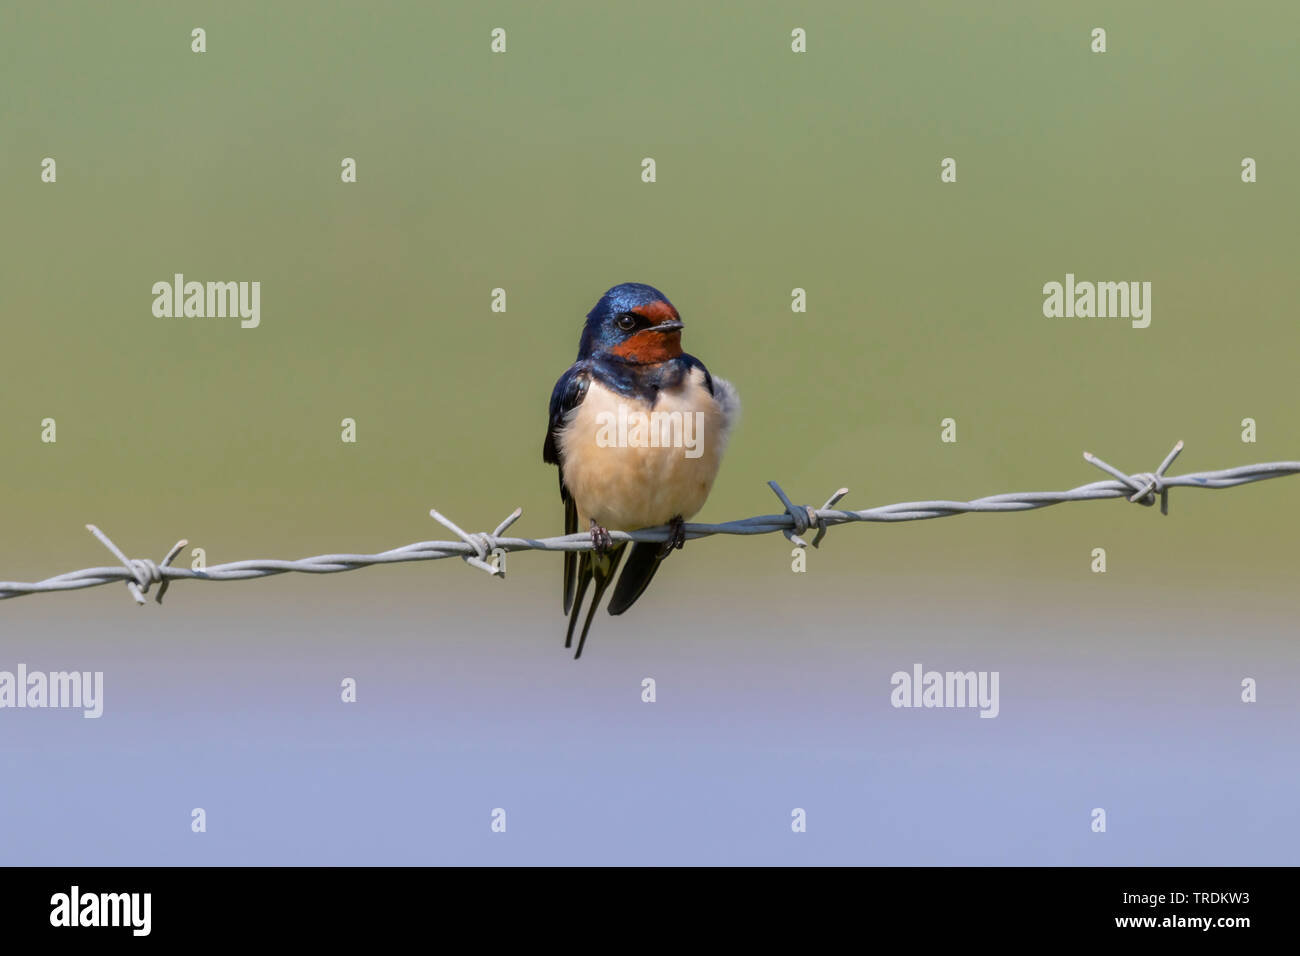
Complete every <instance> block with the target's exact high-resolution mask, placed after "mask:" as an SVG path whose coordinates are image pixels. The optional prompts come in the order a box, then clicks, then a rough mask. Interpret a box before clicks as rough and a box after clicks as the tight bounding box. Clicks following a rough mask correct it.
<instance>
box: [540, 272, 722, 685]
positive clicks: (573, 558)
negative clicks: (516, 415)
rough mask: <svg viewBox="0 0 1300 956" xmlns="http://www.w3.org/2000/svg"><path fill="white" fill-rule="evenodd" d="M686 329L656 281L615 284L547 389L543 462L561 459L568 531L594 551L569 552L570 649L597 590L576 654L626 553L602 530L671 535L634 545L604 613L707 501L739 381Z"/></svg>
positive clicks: (632, 589) (617, 609)
mask: <svg viewBox="0 0 1300 956" xmlns="http://www.w3.org/2000/svg"><path fill="white" fill-rule="evenodd" d="M683 328H684V324H683V322H682V317H681V315H680V313H679V312H678V311H677V309H676V307H674V306H673V304H672V303H671V302H670V301H668V297H667V296H665V295H664V294H663V293H662V292H660V291H659V290H658V289H656V288H654V287H653V286H650V285H645V284H643V283H640V282H624V283H621V284H619V285H616V286H614V287H613V288H611V289H609V290H608V291H607V292H605V294H604V295H602V296H601V297H600V300H599V301H598V302H597V303H596V305H595V306H594V307H593V308H592V310H591V311H590V312H588V313H587V319H586V322H585V324H584V325H583V328H582V335H581V337H580V339H579V342H578V357H577V360H576V361H575V362H574V363H573V364H572V365H570V366H569V368H568V369H567V370H566V371H565V372H564V374H563V375H561V376H560V378H559V381H557V382H556V383H555V388H554V389H553V390H552V392H551V403H550V420H549V422H548V424H547V429H546V441H545V443H544V444H543V447H542V460H543V461H544V462H546V463H547V464H551V465H556V466H558V468H559V478H560V499H561V501H563V503H564V533H565V534H574V533H577V532H578V531H579V529H580V528H581V529H583V530H586V531H588V533H589V534H590V536H591V544H592V549H591V550H590V551H585V550H584V551H582V552H574V551H566V552H564V613H565V614H567V615H568V616H569V627H568V631H567V633H566V635H565V639H564V646H565V647H566V648H568V647H572V645H573V634H574V630H575V628H576V626H577V623H578V618H579V616H580V615H581V613H582V606H583V598H584V597H585V596H586V593H587V590H588V588H589V587H590V588H591V589H592V596H591V601H590V603H589V605H588V607H587V612H586V617H585V619H584V621H583V624H582V632H581V635H580V636H579V638H578V647H577V650H576V652H575V653H574V655H573V658H574V660H577V659H578V658H580V657H581V656H582V649H583V647H584V646H585V645H586V642H587V633H588V631H589V630H590V629H591V621H592V618H593V617H594V616H595V613H596V608H597V606H598V605H599V604H600V601H601V598H602V597H603V596H604V594H605V591H606V589H608V588H609V585H610V582H611V581H613V580H614V576H615V574H616V572H617V571H618V568H619V564H620V562H621V561H622V559H623V554H624V551H628V550H629V549H628V547H627V545H628V542H620V543H619V544H618V545H617V546H615V545H614V543H613V541H612V540H611V538H610V535H609V529H611V528H613V529H615V530H621V531H635V530H637V529H639V528H650V527H657V526H659V525H667V526H668V528H669V538H668V540H667V541H664V542H662V543H660V542H643V541H638V542H634V543H632V547H631V549H630V551H629V553H628V559H627V564H626V565H624V567H623V573H622V575H621V576H620V577H619V579H618V583H617V585H616V586H615V587H614V593H613V595H612V596H611V597H610V600H609V605H608V608H609V613H610V614H615V615H617V614H622V613H623V612H624V611H626V610H627V609H628V608H630V607H631V606H632V605H633V604H634V603H636V600H637V599H638V598H639V597H640V596H641V595H642V594H643V593H644V592H645V589H646V588H647V587H648V586H649V584H650V581H651V579H652V578H653V577H654V576H655V572H656V571H657V570H659V565H660V564H661V563H662V562H663V560H664V559H665V558H666V557H668V555H669V554H670V553H671V552H672V551H673V550H675V549H677V550H680V549H681V548H682V546H683V545H684V544H685V542H686V533H685V527H684V525H685V522H686V521H687V520H688V519H690V518H691V517H693V516H694V515H695V514H696V513H697V512H698V511H699V510H700V508H701V507H703V505H704V501H705V499H706V498H707V497H708V495H709V492H710V490H711V489H712V487H713V482H714V479H715V478H716V477H717V474H718V466H719V464H720V463H721V461H722V455H723V452H724V451H725V450H726V446H727V440H728V438H729V436H730V434H731V431H732V428H733V427H734V426H735V424H736V423H737V421H738V420H739V415H740V398H739V396H738V395H737V393H736V389H735V388H734V387H733V386H732V385H731V383H730V382H728V381H726V380H725V379H722V378H719V377H717V376H715V375H712V374H710V373H709V370H708V368H706V367H705V365H704V363H703V362H701V361H700V360H699V359H698V358H696V357H695V356H693V355H688V354H687V353H685V352H683V351H682V329H683ZM692 441H693V442H694V445H693V447H692V446H691V442H692ZM593 585H594V586H593Z"/></svg>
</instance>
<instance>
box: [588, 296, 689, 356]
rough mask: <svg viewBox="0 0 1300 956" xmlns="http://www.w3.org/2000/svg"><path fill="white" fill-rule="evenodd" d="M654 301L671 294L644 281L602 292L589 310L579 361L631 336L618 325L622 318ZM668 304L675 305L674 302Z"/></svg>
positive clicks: (661, 299)
mask: <svg viewBox="0 0 1300 956" xmlns="http://www.w3.org/2000/svg"><path fill="white" fill-rule="evenodd" d="M654 302H668V296H666V295H664V294H663V293H662V292H660V291H659V290H658V289H656V288H655V287H654V286H651V285H645V284H644V283H641V282H623V283H620V284H619V285H616V286H614V288H612V289H610V290H609V291H608V292H606V293H605V294H604V295H602V296H601V297H600V301H599V302H597V303H596V305H595V307H594V308H593V309H592V310H591V311H590V312H588V313H587V324H586V325H585V326H583V329H582V339H581V340H580V341H579V342H578V361H582V360H583V359H587V358H591V356H592V354H593V353H594V352H597V351H604V350H606V349H610V348H613V347H614V346H615V345H618V344H619V343H620V342H622V341H624V340H625V339H626V338H628V336H629V334H630V333H628V332H624V331H623V330H621V329H620V328H619V327H618V322H617V320H618V317H619V316H620V315H622V314H623V313H624V312H631V311H632V310H633V309H636V308H640V307H642V306H647V305H650V304H651V303H654ZM668 304H669V305H672V303H671V302H668Z"/></svg>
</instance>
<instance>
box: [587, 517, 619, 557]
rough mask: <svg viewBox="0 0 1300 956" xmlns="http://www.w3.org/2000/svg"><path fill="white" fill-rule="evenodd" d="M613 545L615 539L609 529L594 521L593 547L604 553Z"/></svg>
mask: <svg viewBox="0 0 1300 956" xmlns="http://www.w3.org/2000/svg"><path fill="white" fill-rule="evenodd" d="M613 546H614V539H613V538H611V537H610V536H609V531H608V530H606V529H605V528H602V527H601V526H600V525H598V524H596V522H594V521H593V522H592V523H591V549H592V550H593V551H595V552H596V553H597V554H604V553H605V552H606V551H608V550H609V549H610V548H612V547H613Z"/></svg>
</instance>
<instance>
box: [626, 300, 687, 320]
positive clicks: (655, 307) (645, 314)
mask: <svg viewBox="0 0 1300 956" xmlns="http://www.w3.org/2000/svg"><path fill="white" fill-rule="evenodd" d="M632 311H633V312H635V313H636V314H637V315H639V316H641V317H642V318H644V319H649V320H650V321H652V322H654V323H656V324H657V323H659V322H668V321H673V320H676V321H681V316H680V315H678V314H677V310H676V309H674V308H673V307H672V306H671V305H669V304H668V303H667V302H664V301H663V300H662V299H660V300H659V301H658V302H651V303H649V304H648V305H640V306H637V307H636V308H635V309H633V310H632Z"/></svg>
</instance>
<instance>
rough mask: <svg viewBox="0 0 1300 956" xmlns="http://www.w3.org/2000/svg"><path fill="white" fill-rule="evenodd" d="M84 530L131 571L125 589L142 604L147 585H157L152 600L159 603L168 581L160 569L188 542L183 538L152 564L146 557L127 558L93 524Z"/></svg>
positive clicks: (169, 562) (146, 592) (136, 601)
mask: <svg viewBox="0 0 1300 956" xmlns="http://www.w3.org/2000/svg"><path fill="white" fill-rule="evenodd" d="M86 530H87V531H89V532H90V533H91V534H93V535H94V536H95V537H96V538H98V539H99V540H100V543H101V544H103V545H104V547H106V548H108V550H109V551H111V552H113V557H115V558H117V560H119V561H121V562H122V566H123V567H125V568H126V569H127V570H128V571H130V572H131V577H129V578H127V579H126V587H127V590H128V591H130V592H131V597H133V598H135V603H136V604H144V603H145V600H144V596H145V595H146V594H148V593H149V585H151V584H157V585H158V594H157V595H155V597H154V600H155V601H157V602H158V603H159V604H161V603H162V599H163V595H164V594H166V593H167V584H168V581H167V579H166V578H165V577H163V574H162V569H163V568H165V567H167V566H168V565H170V564H171V563H172V559H173V558H175V557H176V555H178V554H180V553H181V548H183V547H185V546H186V545H187V544H189V542H188V541H186V540H185V539H184V538H182V539H181V540H180V541H177V542H176V543H175V544H174V545H172V549H171V550H170V551H168V552H167V556H166V557H165V558H163V559H162V563H161V564H154V563H153V562H152V561H150V560H149V559H148V558H128V557H127V556H126V555H125V554H123V553H122V549H121V548H119V547H118V546H117V545H115V544H114V543H113V540H112V539H111V538H110V537H109V536H108V535H106V534H104V532H102V531H100V530H99V529H98V528H96V527H95V526H94V525H93V524H88V525H86Z"/></svg>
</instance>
